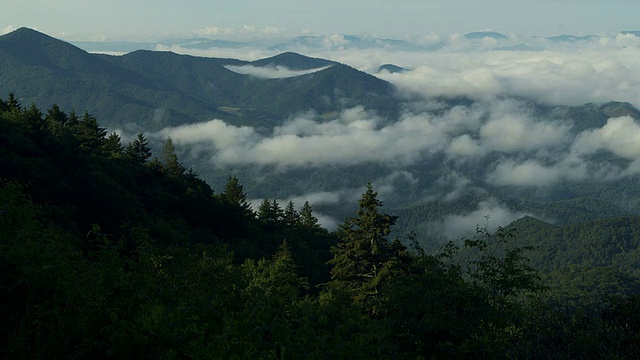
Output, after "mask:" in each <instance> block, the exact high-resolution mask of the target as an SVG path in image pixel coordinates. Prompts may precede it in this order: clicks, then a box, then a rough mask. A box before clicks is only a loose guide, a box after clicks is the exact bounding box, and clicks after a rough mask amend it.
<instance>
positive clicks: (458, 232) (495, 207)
mask: <svg viewBox="0 0 640 360" xmlns="http://www.w3.org/2000/svg"><path fill="white" fill-rule="evenodd" d="M525 215H529V214H527V213H524V212H520V211H513V210H511V209H509V208H508V207H507V206H505V205H503V204H500V203H499V202H498V201H497V200H495V199H489V200H486V201H482V202H480V203H478V206H477V208H476V210H474V211H472V212H469V213H467V214H461V215H460V214H456V215H447V216H445V217H444V219H443V220H442V221H441V226H442V229H443V234H445V236H447V237H448V238H449V239H456V238H460V237H462V236H469V235H470V234H471V235H473V233H474V231H475V229H476V227H477V226H480V227H485V226H486V227H488V230H489V231H490V232H494V231H495V230H496V229H497V228H498V226H506V225H508V224H510V223H511V222H513V221H515V220H517V219H520V218H522V217H523V216H525Z"/></svg>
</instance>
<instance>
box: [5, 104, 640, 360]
mask: <svg viewBox="0 0 640 360" xmlns="http://www.w3.org/2000/svg"><path fill="white" fill-rule="evenodd" d="M383 205H384V204H383V201H382V199H381V197H380V194H379V193H378V191H376V189H374V187H373V185H372V184H371V183H369V184H367V185H366V186H365V191H364V193H363V194H362V196H361V197H360V200H359V201H358V202H357V205H356V208H357V210H356V211H355V212H354V213H353V214H351V215H350V216H349V217H347V218H346V219H345V220H344V222H343V223H342V224H341V225H340V226H339V227H338V229H337V231H335V232H331V233H330V232H328V231H327V230H325V229H323V228H321V227H320V226H319V225H318V219H317V217H316V216H315V215H314V211H313V209H312V207H311V206H310V204H309V203H305V204H304V206H302V208H301V209H300V210H297V209H298V208H296V207H295V206H294V204H293V203H292V202H290V203H288V204H280V203H278V201H277V200H276V199H265V200H264V201H263V202H262V204H261V205H260V206H259V208H258V209H257V210H256V211H254V210H253V209H252V208H251V207H250V206H249V204H248V202H247V193H246V191H245V189H244V186H243V185H242V182H241V180H240V179H238V178H237V177H235V176H229V177H228V179H227V183H226V184H225V186H224V187H221V188H219V189H215V191H214V189H212V188H211V187H210V186H209V185H208V184H207V183H206V182H204V181H203V180H201V179H199V177H198V176H197V175H196V174H195V173H193V172H191V171H188V170H186V168H185V166H184V165H183V164H182V163H181V161H180V159H179V158H178V156H177V155H176V152H175V146H174V144H173V141H172V139H171V138H167V139H165V141H164V143H163V146H162V147H161V149H160V150H158V151H156V152H155V154H153V153H152V151H151V148H150V147H149V142H148V139H147V138H146V137H145V135H144V134H142V133H140V134H138V135H137V136H136V137H135V138H134V139H133V140H131V142H129V143H122V141H121V139H120V138H119V136H118V135H116V134H115V133H112V134H108V133H107V132H106V131H105V130H104V128H103V127H101V126H100V125H99V123H98V120H97V119H96V118H95V117H94V116H93V115H91V114H90V113H89V112H85V113H83V114H82V115H78V114H76V113H75V112H73V111H68V110H64V109H63V108H61V107H59V106H57V105H54V106H51V107H50V108H48V109H46V110H43V109H40V108H38V107H36V105H32V106H24V105H23V104H21V102H20V101H18V99H17V97H16V96H14V95H13V94H10V95H9V96H8V97H7V99H6V100H3V99H0V331H1V332H2V336H1V337H0V357H2V358H7V359H21V358H25V359H30V358H47V359H58V358H60V359H63V358H64V359H66V358H92V359H103V358H104V359H106V358H132V357H135V358H160V359H175V358H199V359H200V358H202V359H211V358H220V359H229V358H265V359H301V358H312V359H325V358H331V359H333V358H350V359H372V358H374V359H375V358H377V359H386V358H397V359H416V358H440V359H471V358H474V359H475V358H478V357H480V358H487V359H492V358H495V359H504V358H514V359H521V358H531V359H548V358H561V359H570V358H571V359H573V358H584V359H601V358H607V357H612V358H638V356H640V347H639V346H638V341H637V339H638V337H639V336H640V328H638V326H637V324H639V323H640V319H639V318H638V314H640V312H639V311H638V309H639V307H640V297H638V281H637V268H638V267H637V264H638V263H637V260H638V259H637V256H636V255H637V254H635V252H636V251H637V247H638V241H637V239H636V238H637V235H638V233H640V230H639V229H640V225H638V224H639V222H638V219H637V217H633V218H631V217H628V218H621V219H613V220H603V221H600V222H594V223H590V224H583V225H580V226H578V225H575V226H572V227H565V228H559V227H556V226H553V225H549V224H547V223H544V222H541V221H538V220H535V219H532V218H524V219H522V220H520V221H518V222H516V223H515V224H513V227H515V228H518V229H517V230H518V233H516V232H515V231H516V230H515V229H513V228H505V229H503V228H499V229H498V230H497V231H496V232H489V231H488V230H487V229H486V228H482V227H480V228H478V229H477V231H476V234H475V235H474V236H471V237H468V238H464V239H462V241H461V242H457V243H447V244H445V245H444V246H443V247H442V248H440V249H439V250H437V251H434V252H433V253H430V252H429V253H428V252H426V251H425V250H424V249H422V248H421V247H420V246H419V245H418V243H419V241H418V240H419V239H414V240H415V241H413V244H412V246H411V247H409V248H407V246H406V245H405V244H403V243H402V242H401V241H400V240H399V239H397V238H394V237H392V236H391V235H390V234H391V232H392V229H393V227H394V226H395V224H396V222H397V220H398V218H397V217H396V216H394V215H390V214H387V213H385V212H384V210H383V209H384V207H383ZM550 249H551V250H550ZM541 250H542V252H540V253H539V254H546V255H543V256H539V255H536V254H538V253H537V251H541ZM545 251H546V253H545ZM548 256H554V258H549V257H548ZM529 259H531V261H530V260H529ZM536 267H540V268H542V269H544V270H545V271H544V272H539V271H537V270H536ZM585 286H587V288H586V289H585ZM559 289H560V290H559ZM567 289H570V290H567Z"/></svg>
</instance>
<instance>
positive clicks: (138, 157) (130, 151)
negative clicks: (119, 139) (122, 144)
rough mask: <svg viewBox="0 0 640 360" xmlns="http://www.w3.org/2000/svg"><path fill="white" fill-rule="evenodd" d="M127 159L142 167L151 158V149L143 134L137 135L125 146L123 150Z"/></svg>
mask: <svg viewBox="0 0 640 360" xmlns="http://www.w3.org/2000/svg"><path fill="white" fill-rule="evenodd" d="M125 153H126V155H127V157H128V158H129V159H130V160H131V161H133V162H135V163H137V164H140V165H143V164H144V163H146V162H147V160H148V159H149V158H150V157H151V148H150V147H149V141H148V140H147V139H146V138H145V137H144V134H142V133H139V134H138V136H137V137H136V138H135V139H134V140H133V141H132V142H131V143H129V145H128V146H127V149H126V150H125Z"/></svg>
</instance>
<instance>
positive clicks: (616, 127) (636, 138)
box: [571, 116, 640, 160]
mask: <svg viewBox="0 0 640 360" xmlns="http://www.w3.org/2000/svg"><path fill="white" fill-rule="evenodd" d="M571 150H572V152H573V153H574V154H576V155H588V154H593V153H595V152H597V151H598V150H607V151H610V152H612V153H614V154H616V155H618V156H620V157H623V158H625V159H629V160H637V159H638V158H640V125H639V124H638V123H637V122H636V121H635V120H634V119H632V118H631V117H629V116H624V117H618V118H611V119H609V120H607V123H606V124H605V125H604V126H603V127H602V128H600V129H594V130H589V131H585V132H583V133H581V134H580V135H579V136H578V137H577V138H576V141H575V142H574V144H573V146H572V147H571Z"/></svg>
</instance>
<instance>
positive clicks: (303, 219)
mask: <svg viewBox="0 0 640 360" xmlns="http://www.w3.org/2000/svg"><path fill="white" fill-rule="evenodd" d="M300 224H302V225H303V226H308V227H319V226H320V225H318V218H317V217H315V216H313V208H312V207H311V205H310V204H309V202H308V201H305V202H304V205H302V209H300Z"/></svg>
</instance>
